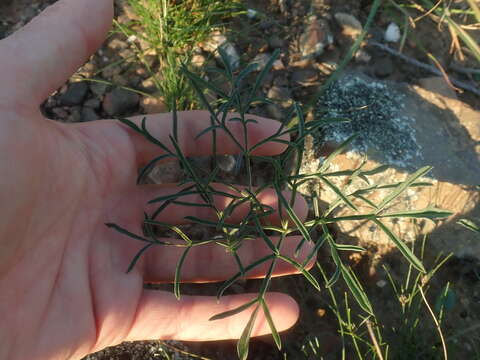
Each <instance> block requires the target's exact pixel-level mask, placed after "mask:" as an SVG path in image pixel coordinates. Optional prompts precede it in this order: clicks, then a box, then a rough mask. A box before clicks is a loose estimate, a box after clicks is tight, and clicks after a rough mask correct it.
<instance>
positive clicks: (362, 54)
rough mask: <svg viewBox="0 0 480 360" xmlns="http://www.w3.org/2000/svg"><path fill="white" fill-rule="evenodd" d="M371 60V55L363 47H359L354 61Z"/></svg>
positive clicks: (366, 61) (367, 61)
mask: <svg viewBox="0 0 480 360" xmlns="http://www.w3.org/2000/svg"><path fill="white" fill-rule="evenodd" d="M370 60H372V56H371V55H370V54H369V53H368V52H366V51H365V50H364V49H359V50H358V51H357V53H356V54H355V61H358V62H363V63H369V62H370Z"/></svg>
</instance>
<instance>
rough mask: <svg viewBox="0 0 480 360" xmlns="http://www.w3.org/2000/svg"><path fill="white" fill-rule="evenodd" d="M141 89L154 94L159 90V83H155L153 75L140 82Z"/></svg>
mask: <svg viewBox="0 0 480 360" xmlns="http://www.w3.org/2000/svg"><path fill="white" fill-rule="evenodd" d="M140 90H141V91H143V92H146V93H149V94H153V93H154V92H156V91H158V89H157V85H156V84H155V79H154V78H153V77H149V78H148V79H145V80H143V81H142V82H141V83H140Z"/></svg>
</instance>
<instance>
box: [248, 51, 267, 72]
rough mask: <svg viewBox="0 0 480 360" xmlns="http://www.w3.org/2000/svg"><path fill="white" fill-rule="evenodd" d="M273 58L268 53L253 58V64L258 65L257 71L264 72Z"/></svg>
mask: <svg viewBox="0 0 480 360" xmlns="http://www.w3.org/2000/svg"><path fill="white" fill-rule="evenodd" d="M271 57H272V55H271V54H268V53H262V54H258V55H257V56H255V57H254V58H253V60H252V64H257V68H256V70H257V71H262V70H263V69H264V68H265V66H267V63H268V61H269V60H270V58H271Z"/></svg>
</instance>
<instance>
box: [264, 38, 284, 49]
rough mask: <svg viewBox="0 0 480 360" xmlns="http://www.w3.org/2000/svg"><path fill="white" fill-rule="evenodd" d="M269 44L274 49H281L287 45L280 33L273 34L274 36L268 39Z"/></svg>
mask: <svg viewBox="0 0 480 360" xmlns="http://www.w3.org/2000/svg"><path fill="white" fill-rule="evenodd" d="M268 45H269V46H270V47H271V48H272V49H279V48H283V47H284V46H285V41H284V40H283V39H281V38H280V37H279V36H278V35H272V37H271V38H270V39H269V40H268Z"/></svg>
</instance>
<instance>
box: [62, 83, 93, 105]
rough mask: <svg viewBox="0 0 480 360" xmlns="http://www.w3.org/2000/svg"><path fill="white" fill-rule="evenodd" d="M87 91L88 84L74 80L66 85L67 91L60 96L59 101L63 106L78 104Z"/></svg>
mask: <svg viewBox="0 0 480 360" xmlns="http://www.w3.org/2000/svg"><path fill="white" fill-rule="evenodd" d="M87 92H88V85H87V84H86V83H85V82H83V81H80V82H75V83H72V84H70V85H69V86H68V89H67V91H66V92H65V93H64V94H62V95H61V96H60V102H61V104H62V105H65V106H75V105H80V104H81V103H82V102H83V99H85V96H86V95H87Z"/></svg>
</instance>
